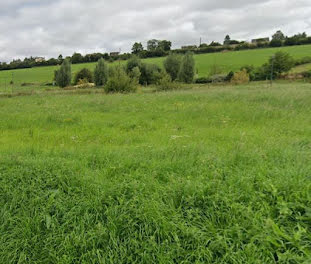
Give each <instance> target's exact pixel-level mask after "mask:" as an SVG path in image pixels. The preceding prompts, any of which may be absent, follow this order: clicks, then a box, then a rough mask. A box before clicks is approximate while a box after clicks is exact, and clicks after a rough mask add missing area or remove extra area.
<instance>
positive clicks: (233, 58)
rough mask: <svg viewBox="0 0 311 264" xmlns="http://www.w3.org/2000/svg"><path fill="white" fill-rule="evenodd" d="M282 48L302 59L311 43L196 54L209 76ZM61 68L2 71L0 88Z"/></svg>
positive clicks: (258, 61)
mask: <svg viewBox="0 0 311 264" xmlns="http://www.w3.org/2000/svg"><path fill="white" fill-rule="evenodd" d="M279 50H282V51H285V52H288V53H289V54H290V55H292V56H293V57H294V58H295V59H299V58H302V57H305V56H309V55H310V53H311V45H303V46H293V47H282V48H267V49H256V50H245V51H232V52H224V53H208V54H200V55H195V60H196V68H197V73H198V76H199V77H202V76H208V75H209V73H210V70H211V68H212V67H213V66H215V65H217V66H218V68H219V69H220V70H221V71H223V72H224V73H228V72H229V71H231V70H232V71H236V70H239V69H240V68H241V67H242V66H244V65H247V64H248V65H254V66H261V65H262V64H263V63H265V62H267V61H268V59H269V57H270V56H271V55H273V54H274V53H275V52H277V51H279ZM163 60H164V58H152V59H145V60H144V61H146V62H148V63H155V64H158V65H160V66H162V64H163ZM115 63H119V62H115ZM121 63H123V64H124V63H125V61H121ZM95 65H96V63H84V64H74V65H72V71H73V73H75V72H77V71H79V70H80V69H82V68H84V67H85V68H89V69H91V70H93V69H94V67H95ZM57 68H58V66H46V67H37V68H32V69H20V70H11V71H0V89H2V90H3V89H4V88H3V87H6V88H7V89H10V88H12V86H13V88H14V87H15V88H16V87H19V86H20V84H22V83H26V84H27V83H28V84H36V85H41V84H44V83H51V82H52V80H53V77H54V71H55V70H56V69H57ZM11 80H13V81H14V85H10V81H11Z"/></svg>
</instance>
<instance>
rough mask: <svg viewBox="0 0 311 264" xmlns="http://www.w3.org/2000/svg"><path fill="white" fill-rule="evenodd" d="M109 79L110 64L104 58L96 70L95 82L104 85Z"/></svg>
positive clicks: (97, 84)
mask: <svg viewBox="0 0 311 264" xmlns="http://www.w3.org/2000/svg"><path fill="white" fill-rule="evenodd" d="M107 80H108V65H107V64H106V62H105V60H104V59H100V60H99V61H98V63H97V65H96V67H95V70H94V82H95V85H96V86H102V85H105V84H106V83H107Z"/></svg>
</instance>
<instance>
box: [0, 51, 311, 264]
mask: <svg viewBox="0 0 311 264" xmlns="http://www.w3.org/2000/svg"><path fill="white" fill-rule="evenodd" d="M240 54H241V53H240ZM242 54H244V53H242ZM214 56H215V57H217V56H216V55H214ZM218 56H219V57H221V56H233V55H230V54H220V55H218ZM202 57H209V58H210V57H213V56H207V55H206V56H202ZM258 63H259V61H258ZM75 67H79V66H75ZM36 70H37V69H36ZM310 171H311V84H275V85H273V86H272V87H270V86H269V87H267V86H266V85H265V84H263V83H259V84H252V85H245V86H224V87H223V86H215V87H213V86H195V88H193V89H190V90H187V91H176V92H168V93H153V94H150V93H137V94H128V95H120V94H115V95H104V94H100V95H98V94H90V95H52V94H40V95H33V96H20V97H13V98H0V263H1V264H2V263H3V264H16V263H42V264H54V263H55V264H59V263H64V264H65V263H98V264H100V263H101V264H104V263H118V264H128V263H133V264H134V263H142V264H150V263H172V264H173V263H183V264H193V263H206V264H209V263H211V264H212V263H258V264H261V263H265V264H270V263H271V264H273V263H305V264H307V263H310V260H311V178H310Z"/></svg>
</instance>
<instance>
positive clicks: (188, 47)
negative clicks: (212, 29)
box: [181, 45, 198, 50]
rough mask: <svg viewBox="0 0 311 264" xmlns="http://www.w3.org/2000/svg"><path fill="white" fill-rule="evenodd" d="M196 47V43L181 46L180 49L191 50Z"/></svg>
mask: <svg viewBox="0 0 311 264" xmlns="http://www.w3.org/2000/svg"><path fill="white" fill-rule="evenodd" d="M197 48H198V47H197V46H196V45H190V46H182V47H181V49H182V50H193V49H197Z"/></svg>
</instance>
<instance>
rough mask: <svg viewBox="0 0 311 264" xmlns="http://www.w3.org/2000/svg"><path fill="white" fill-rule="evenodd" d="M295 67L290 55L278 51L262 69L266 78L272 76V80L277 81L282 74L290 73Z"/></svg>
mask: <svg viewBox="0 0 311 264" xmlns="http://www.w3.org/2000/svg"><path fill="white" fill-rule="evenodd" d="M293 66H294V59H293V58H292V57H291V56H290V55H289V54H288V53H286V52H283V51H278V52H277V53H275V54H274V55H273V56H272V57H270V59H269V61H268V63H265V64H264V65H263V66H262V67H263V71H264V72H265V74H266V77H268V76H271V77H272V79H275V78H276V77H278V76H280V74H281V73H284V72H288V71H289V70H290V69H291V68H293Z"/></svg>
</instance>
